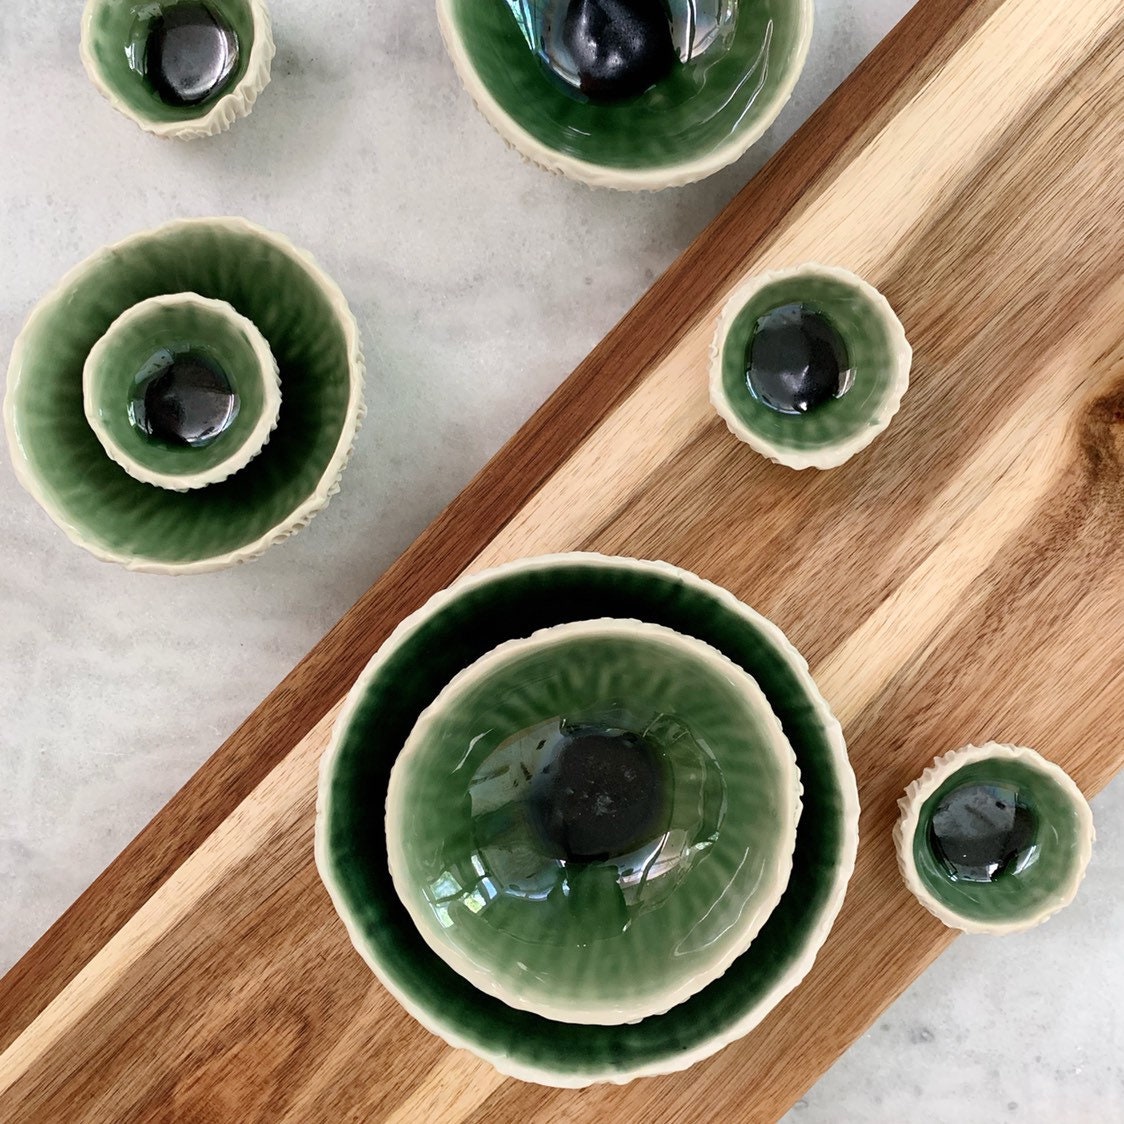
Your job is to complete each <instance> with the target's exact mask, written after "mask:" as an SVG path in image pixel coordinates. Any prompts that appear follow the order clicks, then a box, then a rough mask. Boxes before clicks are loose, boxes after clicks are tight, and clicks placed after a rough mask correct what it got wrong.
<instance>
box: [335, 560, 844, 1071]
mask: <svg viewBox="0 0 1124 1124" xmlns="http://www.w3.org/2000/svg"><path fill="white" fill-rule="evenodd" d="M575 561H577V562H581V563H585V564H588V565H592V566H597V565H620V564H621V563H622V562H623V561H627V562H628V563H630V564H631V566H633V567H634V568H636V569H637V570H640V571H643V572H647V573H654V574H662V575H664V576H667V577H674V578H676V579H677V580H679V581H683V582H685V583H687V584H689V585H691V586H693V587H694V588H696V589H701V590H703V591H705V592H707V593H709V594H710V595H711V596H713V597H715V598H716V600H718V601H721V602H722V603H723V604H725V606H726V607H727V608H730V609H732V610H733V611H735V612H736V613H738V615H740V616H742V617H745V618H746V619H747V620H751V621H752V622H753V624H754V625H755V626H756V627H758V628H760V629H761V631H762V632H763V633H765V634H767V635H768V636H769V637H770V638H771V639H772V640H773V641H774V642H775V643H776V644H777V646H778V648H779V649H780V650H781V651H782V652H783V653H784V654H785V655H786V656H787V658H788V660H789V665H790V666H791V668H792V670H793V671H794V672H795V673H796V675H797V676H798V678H800V680H801V681H802V685H803V687H804V689H805V690H806V691H807V693H808V697H809V699H811V700H812V702H813V704H815V705H816V707H817V709H818V711H819V714H820V717H821V719H822V720H823V723H824V731H825V735H826V737H827V739H828V741H829V742H830V744H831V747H832V749H833V751H834V758H835V761H834V764H835V767H836V776H837V779H838V781H839V785H840V789H841V795H842V801H843V809H842V819H843V822H844V827H845V832H844V838H843V841H842V845H841V847H840V854H839V863H838V867H837V869H836V875H835V885H834V887H833V889H832V892H831V894H830V895H829V897H828V900H827V902H826V904H825V906H824V909H823V912H822V914H821V918H820V923H819V924H818V925H817V926H816V927H815V928H814V929H813V930H812V932H811V934H810V935H809V937H808V940H807V942H806V944H805V948H804V951H803V954H802V955H801V956H800V957H799V958H798V959H797V961H796V963H795V964H794V965H793V966H792V967H791V968H790V969H789V970H788V971H787V972H786V973H785V974H784V975H783V976H782V977H781V978H780V979H779V980H778V981H777V982H776V983H775V984H774V986H773V987H772V988H771V989H770V990H769V991H768V992H767V993H766V995H765V996H764V997H763V998H762V999H761V1000H760V1001H759V1002H758V1003H756V1004H755V1005H754V1006H753V1007H752V1009H750V1010H749V1011H748V1012H746V1014H745V1015H744V1016H743V1017H742V1018H741V1019H739V1020H738V1021H737V1022H735V1023H734V1024H733V1025H732V1026H730V1027H728V1028H726V1030H724V1031H723V1032H721V1033H719V1034H716V1035H715V1036H714V1037H713V1038H710V1039H708V1040H706V1041H705V1042H703V1043H701V1044H699V1045H698V1046H696V1047H694V1048H693V1049H691V1050H685V1051H684V1052H683V1053H681V1054H679V1055H677V1056H675V1057H669V1058H665V1059H663V1061H661V1062H655V1063H650V1064H647V1065H641V1066H637V1067H636V1068H634V1069H632V1070H626V1071H616V1070H605V1071H603V1072H601V1073H593V1074H574V1075H568V1074H559V1073H556V1072H553V1071H551V1070H549V1069H540V1068H537V1067H535V1066H530V1065H522V1064H520V1063H518V1062H515V1061H513V1060H512V1059H510V1058H508V1057H506V1056H505V1055H503V1054H499V1053H493V1052H488V1051H481V1050H478V1049H477V1048H476V1047H474V1046H473V1045H472V1044H470V1043H469V1042H467V1041H466V1040H464V1039H462V1038H461V1037H460V1036H459V1035H457V1034H456V1033H455V1032H452V1031H450V1030H449V1029H448V1028H446V1027H444V1026H442V1024H441V1023H440V1022H439V1021H438V1020H437V1019H436V1018H434V1017H433V1016H432V1013H431V1012H429V1011H427V1010H426V1009H425V1008H423V1007H421V1006H419V1005H418V1004H416V1003H414V1002H412V1001H411V1000H410V999H409V997H408V996H406V995H405V994H404V993H403V992H402V991H401V990H400V989H399V988H398V987H397V986H396V985H395V983H394V981H393V980H392V979H391V978H389V977H388V976H387V975H385V974H384V973H383V972H382V970H381V967H380V965H379V964H378V962H377V960H376V958H375V957H374V956H372V955H371V954H370V952H369V950H367V948H366V947H365V945H364V942H363V940H362V936H361V934H360V933H359V931H358V928H357V927H356V926H355V925H354V924H353V923H352V921H351V919H350V917H349V916H348V913H347V907H346V904H345V901H344V897H343V894H342V892H341V891H340V889H339V886H338V885H337V884H336V881H335V878H334V875H333V873H332V871H331V864H330V863H329V861H328V852H327V838H326V832H327V818H328V817H327V813H328V803H329V791H330V783H329V782H330V777H331V774H332V770H333V766H334V765H335V760H336V757H337V756H338V754H339V751H340V746H341V744H342V738H341V732H342V730H343V729H345V728H346V726H347V724H348V722H349V721H350V719H351V716H352V714H353V713H354V711H355V708H356V707H357V706H358V705H359V701H360V699H361V698H362V695H363V693H364V691H365V690H366V687H367V684H368V683H369V682H370V681H371V680H372V679H373V678H374V676H375V675H376V674H377V673H378V671H379V670H380V668H381V666H382V665H383V664H384V663H385V662H386V661H387V660H388V659H389V658H390V656H391V654H392V652H393V651H394V649H395V647H397V646H398V645H399V644H401V643H402V641H403V640H404V639H405V637H406V636H408V635H409V634H410V633H412V632H413V631H414V630H415V629H416V628H417V627H419V626H420V625H421V624H422V622H424V621H425V620H426V619H427V618H428V617H430V616H431V615H433V614H434V613H436V612H439V611H440V610H441V609H442V608H444V607H445V606H446V605H448V604H449V603H450V602H452V601H453V600H455V599H456V598H457V597H459V596H460V595H461V594H462V593H463V592H464V591H466V590H469V589H472V588H474V587H476V586H478V585H481V584H484V583H485V582H487V581H488V580H490V579H491V578H492V577H493V576H495V575H498V574H509V573H513V572H516V571H520V570H526V571H532V570H542V569H548V568H550V567H551V566H555V565H559V564H562V563H566V562H575ZM858 845H859V791H858V783H857V781H856V779H855V773H854V770H853V768H852V767H851V762H850V759H849V758H848V756H847V747H846V743H845V742H844V740H843V729H842V727H841V726H840V724H839V722H838V720H837V719H836V717H835V715H834V714H833V713H832V711H831V708H830V707H829V706H828V704H827V701H826V700H825V699H824V697H823V695H822V694H821V693H820V690H819V688H818V687H817V686H816V684H815V681H814V680H813V679H812V676H811V673H810V672H809V670H808V664H807V661H806V660H805V659H804V657H803V656H801V655H800V653H799V652H798V651H797V650H796V649H795V648H794V647H793V646H792V644H791V643H790V641H789V640H788V637H786V636H785V634H784V633H783V632H782V631H781V630H780V628H779V627H778V626H777V625H775V624H774V623H773V622H772V621H770V620H769V619H768V618H767V617H763V616H762V615H761V614H760V613H757V612H756V611H755V610H753V609H751V608H749V606H748V605H745V604H744V603H743V602H741V601H739V600H738V599H737V598H736V597H734V595H733V594H732V593H730V592H729V591H728V590H725V589H723V588H722V587H721V586H718V585H715V584H714V583H713V582H709V581H707V580H706V579H705V578H700V577H699V576H698V575H697V574H693V573H691V572H690V571H689V570H683V569H681V568H680V567H678V566H673V565H671V564H670V563H667V562H658V561H645V560H641V559H620V558H614V557H610V556H607V555H602V554H596V553H586V552H572V553H560V554H547V555H541V556H538V557H535V558H528V559H520V560H517V561H513V562H508V563H505V564H503V565H500V566H497V567H494V568H492V569H489V570H483V571H480V572H477V573H473V574H470V575H468V576H466V577H462V578H461V579H459V580H458V581H457V582H456V583H454V584H453V585H451V586H449V587H448V588H447V589H445V590H442V591H441V592H439V593H436V594H434V595H433V597H431V598H430V599H429V601H427V602H426V603H425V604H424V605H423V606H422V607H421V608H420V609H417V610H415V611H414V612H413V613H411V614H410V615H409V616H407V617H406V618H405V619H404V620H403V621H402V622H401V623H400V624H399V625H398V627H397V628H396V629H395V630H394V631H393V632H392V633H391V634H390V636H389V637H388V638H387V640H386V641H385V642H384V643H383V645H382V647H381V648H380V649H379V650H378V652H376V653H375V655H374V656H373V657H372V659H371V661H370V662H369V663H368V664H367V666H366V668H365V669H364V670H363V672H362V673H361V674H360V676H359V678H358V679H357V680H356V681H355V684H354V686H353V687H352V688H351V691H350V692H349V693H348V695H347V698H346V699H345V701H344V704H343V707H342V708H341V710H340V713H339V715H338V716H337V718H336V721H335V724H334V726H333V729H332V735H331V739H330V741H329V744H328V748H327V749H326V750H325V751H324V754H323V756H322V757H321V759H320V770H319V785H318V789H317V796H316V827H315V857H316V867H317V870H318V871H319V873H320V877H321V880H322V881H323V883H324V885H325V887H326V889H327V891H328V895H329V897H330V898H331V900H332V904H333V906H334V907H335V910H336V913H337V914H338V915H339V917H340V919H341V920H342V921H343V924H344V927H345V928H346V930H347V934H348V937H349V938H350V940H351V943H352V945H353V946H354V948H355V950H356V951H357V952H358V953H359V955H360V956H361V957H362V958H363V960H364V961H365V962H366V964H367V966H368V967H369V968H370V969H371V971H372V972H374V974H375V976H376V977H377V978H378V980H379V982H380V983H381V984H382V985H383V986H384V987H385V988H386V989H387V991H389V992H390V994H391V995H393V996H394V998H395V999H397V1000H398V1002H399V1003H400V1004H401V1005H402V1006H403V1007H404V1008H405V1009H406V1010H407V1011H408V1012H409V1013H410V1014H411V1015H412V1016H413V1017H414V1018H415V1019H416V1020H417V1021H418V1022H419V1023H421V1025H422V1026H424V1027H425V1028H426V1030H428V1031H429V1032H430V1033H431V1034H435V1035H436V1036H437V1037H438V1038H441V1039H442V1040H443V1041H445V1042H446V1043H448V1044H449V1045H450V1046H452V1047H453V1048H454V1049H460V1050H468V1051H469V1052H470V1053H473V1054H475V1055H476V1056H478V1057H483V1058H484V1059H485V1060H486V1061H487V1062H489V1063H490V1064H491V1065H493V1066H494V1067H495V1068H496V1069H497V1070H498V1071H499V1072H500V1073H502V1074H504V1075H505V1076H507V1077H513V1078H516V1079H517V1080H520V1081H530V1082H533V1083H536V1084H540V1085H548V1086H552V1087H555V1088H566V1089H580V1088H585V1087H587V1086H589V1085H595V1084H599V1083H608V1084H613V1085H627V1084H628V1083H629V1082H630V1081H634V1080H635V1079H637V1078H639V1077H653V1076H658V1075H660V1074H666V1073H677V1072H680V1071H681V1070H684V1069H688V1068H690V1067H691V1066H692V1065H694V1064H695V1063H696V1062H700V1061H702V1060H703V1059H704V1058H708V1057H710V1056H712V1055H713V1054H716V1053H718V1052H719V1051H720V1050H722V1049H723V1048H724V1047H725V1046H728V1045H729V1044H730V1043H731V1042H735V1041H737V1040H738V1039H739V1038H743V1037H744V1036H745V1035H747V1034H748V1033H749V1032H750V1031H751V1030H753V1028H754V1027H756V1026H757V1025H758V1024H759V1023H760V1022H762V1020H763V1019H764V1018H765V1016H766V1015H768V1014H769V1012H770V1011H771V1010H772V1009H773V1008H774V1007H776V1005H777V1004H778V1003H779V1002H780V1001H781V1000H782V999H783V998H784V997H785V996H786V995H788V994H789V993H790V992H791V991H793V990H795V988H796V987H797V986H798V985H799V984H800V982H801V981H802V980H803V979H804V977H805V976H806V975H807V974H808V973H809V972H810V971H811V969H812V965H813V964H814V963H815V961H816V957H817V956H818V954H819V951H820V949H821V948H822V947H823V944H824V942H825V941H826V940H827V937H828V935H829V933H830V932H831V929H832V927H833V926H834V924H835V921H836V918H837V917H838V916H839V911H840V910H841V909H842V907H843V899H844V898H845V896H846V893H847V885H848V883H849V882H850V879H851V875H852V874H853V873H854V869H855V860H856V857H857V854H858Z"/></svg>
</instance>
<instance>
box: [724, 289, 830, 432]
mask: <svg viewBox="0 0 1124 1124" xmlns="http://www.w3.org/2000/svg"><path fill="white" fill-rule="evenodd" d="M745 364H746V382H747V384H748V385H749V390H750V393H751V394H753V396H754V397H755V398H757V399H759V400H760V401H761V402H763V403H764V404H765V405H766V406H769V407H770V408H771V409H774V410H778V411H779V412H780V413H782V414H806V413H807V412H808V411H809V410H814V409H816V407H817V406H822V405H823V404H824V403H825V402H829V401H830V400H831V399H832V398H839V397H841V396H842V395H843V394H845V393H846V392H847V391H848V390H849V389H850V386H851V371H850V369H849V368H850V362H849V360H848V357H847V346H846V344H845V343H844V342H843V337H842V336H841V335H840V334H839V332H838V331H837V330H836V329H835V327H834V325H832V323H831V322H830V321H829V320H828V319H827V317H825V316H824V315H823V314H822V313H819V312H816V311H814V310H813V309H810V308H807V307H806V306H805V305H802V304H786V305H781V306H780V307H779V308H774V309H773V310H772V311H770V312H767V313H765V315H764V316H761V317H759V319H758V321H757V323H756V324H755V325H754V328H753V334H752V336H751V337H750V341H749V346H748V347H747V348H746V356H745Z"/></svg>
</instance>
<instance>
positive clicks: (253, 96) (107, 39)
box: [81, 0, 276, 140]
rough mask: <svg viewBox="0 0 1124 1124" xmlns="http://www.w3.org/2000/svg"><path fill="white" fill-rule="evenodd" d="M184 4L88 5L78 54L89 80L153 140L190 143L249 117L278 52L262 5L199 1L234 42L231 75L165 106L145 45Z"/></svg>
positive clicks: (260, 1)
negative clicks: (197, 94) (194, 95)
mask: <svg viewBox="0 0 1124 1124" xmlns="http://www.w3.org/2000/svg"><path fill="white" fill-rule="evenodd" d="M187 3H191V4H193V5H194V4H195V0H86V7H85V10H84V11H83V13H82V45H81V55H82V63H83V65H84V66H85V68H86V73H87V74H88V75H89V77H90V81H91V82H93V84H94V85H95V86H96V87H97V88H98V90H99V91H100V92H101V93H102V94H103V95H104V96H105V97H106V98H107V99H108V100H109V103H110V104H111V105H112V106H113V108H114V109H116V110H118V111H120V112H121V113H123V114H124V115H125V116H126V117H129V118H131V119H132V120H133V121H135V122H136V123H137V124H138V125H140V127H141V128H142V129H144V130H146V131H147V132H150V133H154V134H155V135H156V136H160V137H177V138H180V139H182V140H195V139H197V138H199V137H209V136H214V135H215V134H216V133H221V132H223V131H225V130H226V129H229V128H230V126H231V125H232V124H233V123H234V122H235V121H236V120H237V119H238V118H239V117H246V116H247V115H248V114H249V113H250V111H251V109H253V106H254V102H256V101H257V99H258V95H259V94H260V93H261V92H262V90H264V89H265V87H266V86H267V85H268V84H269V78H270V67H271V64H272V61H273V56H274V54H275V53H276V48H275V46H274V43H273V31H272V27H271V24H270V19H269V11H268V9H267V8H266V5H265V2H264V0H202V4H201V6H203V7H205V8H206V9H208V10H209V11H210V12H211V13H212V14H213V15H214V17H215V18H216V19H217V20H219V21H221V26H222V27H223V29H224V30H225V31H226V32H227V33H228V36H229V38H230V41H231V43H232V44H233V57H232V59H231V60H230V69H229V73H228V74H226V76H225V77H224V78H223V80H222V81H221V83H219V84H217V85H216V87H215V88H214V89H213V90H212V91H209V92H207V93H206V95H205V96H201V97H199V98H198V100H195V101H193V103H192V104H180V103H179V102H178V101H170V100H169V99H168V96H167V95H166V94H165V95H163V96H162V94H161V83H160V82H159V81H157V80H154V74H153V71H152V67H151V58H150V55H151V40H152V35H153V30H154V28H156V27H157V25H158V21H160V20H161V19H164V18H166V15H167V13H168V12H170V11H172V10H174V9H177V8H180V9H182V8H183V7H184V5H185V4H187ZM196 6H199V5H196ZM186 65H188V66H190V65H191V63H190V62H188V63H186ZM200 93H201V94H202V93H203V91H200Z"/></svg>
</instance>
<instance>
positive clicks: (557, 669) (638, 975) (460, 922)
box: [386, 620, 800, 1025]
mask: <svg viewBox="0 0 1124 1124" xmlns="http://www.w3.org/2000/svg"><path fill="white" fill-rule="evenodd" d="M799 812H800V784H799V778H798V772H797V768H796V759H795V757H794V755H793V752H792V746H791V745H789V743H788V739H787V738H786V737H785V735H784V731H783V730H782V729H781V725H780V722H779V721H778V720H777V718H776V716H775V715H774V714H773V712H772V710H771V709H770V708H769V703H768V701H767V700H766V698H765V696H764V695H763V694H762V693H761V689H760V688H759V687H758V686H757V684H756V683H755V682H754V681H753V679H752V678H751V677H750V676H749V675H748V674H747V673H746V672H745V671H744V670H742V669H741V668H740V667H738V666H737V664H735V663H734V662H733V661H732V660H730V659H729V658H728V657H726V656H723V655H722V654H721V653H720V652H718V651H717V650H715V649H714V648H712V647H710V646H709V645H708V644H704V643H703V642H702V641H700V640H696V639H694V638H693V637H689V636H681V635H680V634H679V633H677V632H673V631H672V630H671V629H667V628H664V627H663V626H661V625H654V624H646V623H644V622H641V621H620V620H601V621H579V622H574V623H571V624H564V625H558V626H556V627H554V628H549V629H544V630H543V631H541V632H537V633H535V634H534V635H533V636H531V637H529V638H528V639H526V640H511V641H508V642H507V643H505V644H501V645H500V646H499V647H498V648H496V649H494V650H493V651H491V652H489V653H488V654H486V655H485V656H482V657H481V658H480V659H479V660H477V661H476V662H475V663H473V664H472V665H471V666H469V667H467V668H465V670H464V671H462V672H460V674H458V675H456V676H454V677H453V679H452V680H451V681H450V683H449V684H448V685H447V686H446V687H445V689H444V690H443V691H442V692H441V693H440V695H438V697H437V699H436V700H435V701H434V703H433V704H432V705H431V706H430V707H429V708H428V709H427V710H426V711H425V712H424V713H423V714H422V715H421V717H420V718H419V719H418V722H417V724H416V725H415V726H414V729H413V731H412V732H411V734H410V736H409V738H408V739H407V740H406V744H405V746H404V747H403V749H402V752H401V753H400V754H399V755H398V759H397V761H396V763H395V766H394V769H393V771H392V773H391V776H390V786H389V790H388V795H387V814H386V833H387V853H388V857H389V862H390V872H391V876H392V877H393V879H394V884H395V888H396V889H397V891H398V896H399V897H400V898H401V899H402V903H403V904H404V905H405V906H406V909H407V910H408V911H409V913H410V916H411V917H412V918H413V920H414V923H415V925H417V927H418V931H419V932H420V933H421V935H422V937H423V938H424V939H425V942H426V943H427V944H428V945H429V947H430V948H431V949H433V951H434V952H436V953H437V955H438V956H440V957H441V958H442V959H443V960H444V961H445V962H446V963H447V964H449V965H450V967H452V968H453V969H454V970H455V971H456V972H458V973H459V974H460V975H462V976H463V977H464V978H465V979H467V980H469V981H470V982H471V983H473V984H475V985H476V986H477V987H478V988H480V989H481V990H482V991H484V992H486V993H487V994H489V995H494V996H495V997H496V998H498V999H502V1000H503V1001H504V1002H505V1003H507V1004H508V1005H509V1006H511V1007H515V1008H518V1009H519V1010H523V1011H533V1012H535V1013H536V1014H539V1015H542V1016H544V1017H545V1018H551V1019H559V1020H561V1021H563V1022H569V1023H593V1024H597V1025H612V1024H619V1023H628V1022H636V1021H637V1020H638V1019H642V1018H645V1017H646V1016H648V1015H655V1014H662V1013H663V1012H664V1011H667V1010H668V1009H669V1008H671V1007H673V1006H675V1004H677V1003H681V1002H682V1001H683V1000H684V999H687V998H688V997H690V996H691V995H693V994H695V992H697V991H699V990H700V989H702V988H703V987H705V986H706V985H707V984H708V983H711V982H712V981H713V980H716V979H717V978H718V977H719V976H721V975H722V974H723V973H724V972H725V971H726V969H727V968H728V967H729V966H730V964H732V963H733V961H734V960H735V959H737V957H738V956H740V955H741V954H742V953H744V952H745V950H746V949H747V948H749V946H750V942H751V941H752V940H753V938H754V936H756V934H757V933H758V932H759V931H760V929H761V926H762V925H764V923H765V921H766V920H767V919H768V916H769V914H770V913H771V912H772V910H773V908H774V907H775V906H776V904H777V902H778V901H779V900H780V896H781V894H782V893H783V891H784V889H785V886H786V885H787V883H788V877H789V874H790V872H791V870H792V851H793V847H794V846H795V843H796V823H797V820H798V819H799Z"/></svg>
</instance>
